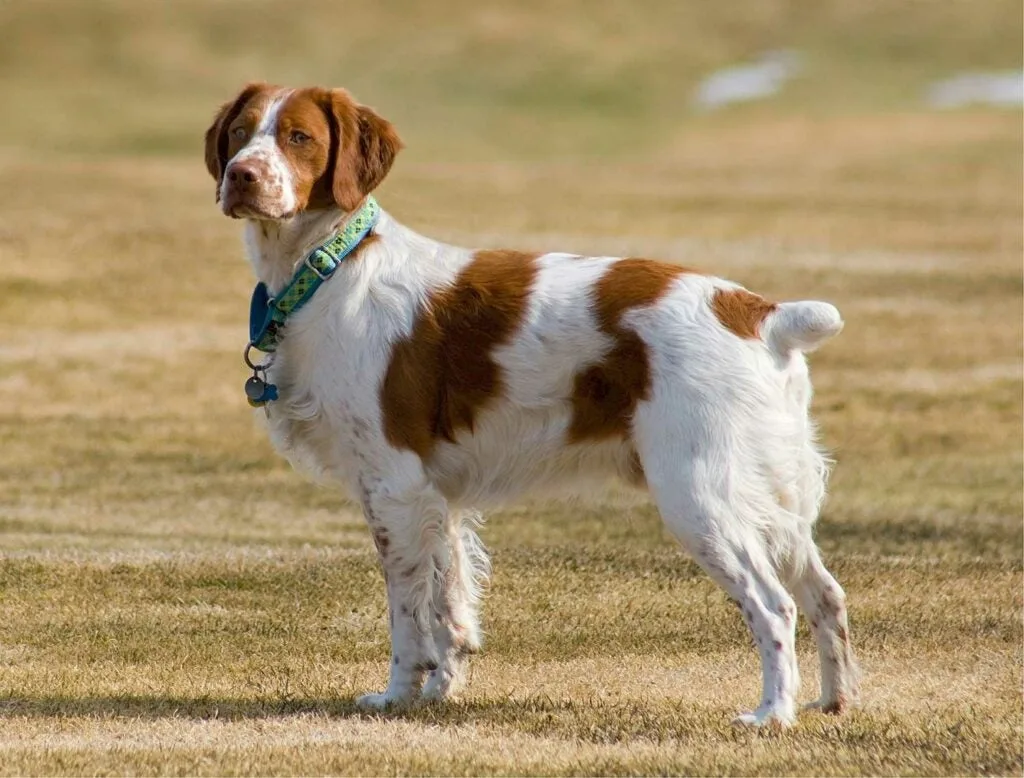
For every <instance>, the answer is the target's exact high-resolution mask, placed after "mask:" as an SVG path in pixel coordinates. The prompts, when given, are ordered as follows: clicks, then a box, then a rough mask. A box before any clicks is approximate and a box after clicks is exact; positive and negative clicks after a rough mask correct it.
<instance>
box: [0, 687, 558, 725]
mask: <svg viewBox="0 0 1024 778" xmlns="http://www.w3.org/2000/svg"><path fill="white" fill-rule="evenodd" d="M566 706H569V707H571V706H572V703H570V702H561V701H554V700H550V699H547V698H542V699H538V700H529V701H526V702H523V701H512V700H479V701H473V702H455V703H443V704H442V703H425V702H415V703H411V704H408V705H400V706H394V707H389V708H387V709H385V710H382V711H373V710H366V709H364V708H360V707H359V706H358V705H356V698H355V697H344V696H342V697H333V698H329V697H324V698H314V697H288V698H255V699H250V698H244V697H234V698H232V697H216V696H197V697H187V696H180V697H175V696H170V695H168V696H162V695H144V694H123V695H121V694H117V695H98V696H73V695H50V696H47V695H40V696H34V695H33V696H18V695H9V696H3V697H0V717H8V718H9V717H19V716H20V717H30V718H36V717H38V718H43V717H51V716H60V717H66V716H86V717H99V718H132V719H151V720H155V719H163V718H184V719H195V720H214V719H223V720H239V719H264V718H278V717H281V716H294V715H301V714H315V715H323V716H329V717H331V718H364V719H373V718H396V719H406V720H410V721H423V722H438V721H451V722H452V723H461V722H463V721H470V720H474V719H479V718H485V719H486V718H493V717H494V715H495V714H499V715H500V712H501V711H505V715H509V714H510V713H511V712H512V711H513V709H515V710H516V711H522V710H523V709H526V710H532V711H536V712H540V711H541V710H544V711H547V712H551V711H553V710H554V709H556V708H563V707H566Z"/></svg>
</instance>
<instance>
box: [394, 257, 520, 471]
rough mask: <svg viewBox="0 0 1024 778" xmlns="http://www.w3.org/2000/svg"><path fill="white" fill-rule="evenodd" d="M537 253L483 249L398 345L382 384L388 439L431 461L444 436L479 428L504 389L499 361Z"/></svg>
mask: <svg viewBox="0 0 1024 778" xmlns="http://www.w3.org/2000/svg"><path fill="white" fill-rule="evenodd" d="M536 258H537V255H536V254H524V253H522V252H518V251H478V252H477V253H476V254H475V255H474V258H473V261H472V262H470V264H469V265H467V266H466V267H465V268H463V270H462V272H461V273H459V275H458V277H457V278H456V279H455V281H454V282H453V283H452V284H451V285H450V286H448V287H446V288H444V289H441V290H438V291H437V292H435V293H434V294H433V295H432V296H431V298H430V300H429V301H428V303H427V305H426V306H425V307H424V308H423V309H422V310H421V311H420V312H419V314H418V315H417V317H416V321H415V323H414V325H413V330H412V333H411V334H410V335H409V337H408V338H406V339H404V340H402V341H399V342H398V343H396V344H395V346H394V348H393V349H392V352H391V362H390V364H389V365H388V370H387V374H386V375H385V376H384V381H383V383H382V384H381V407H382V408H383V410H384V433H385V435H386V436H387V439H388V442H389V443H391V445H393V446H396V447H397V448H406V449H410V450H411V451H414V452H415V453H417V454H419V455H420V457H421V458H423V459H426V458H428V457H429V456H430V453H431V452H432V451H433V449H434V446H435V444H436V443H437V442H438V441H439V440H447V441H454V440H455V433H456V432H458V431H459V430H461V429H467V430H469V431H470V432H472V431H473V422H474V419H475V418H476V415H477V413H479V412H480V410H481V409H482V408H483V407H484V406H485V405H487V403H489V402H490V401H491V400H492V399H493V398H495V397H497V396H499V395H500V394H501V393H502V391H503V387H504V379H503V377H502V375H501V368H500V367H499V366H498V364H497V363H496V362H495V361H494V358H493V351H494V349H495V348H496V347H498V346H500V345H503V344H505V343H507V342H508V341H509V339H510V338H511V337H512V334H513V333H514V332H515V330H516V329H517V328H518V327H519V324H520V322H521V321H522V318H523V313H524V311H525V310H526V302H527V296H528V294H529V292H530V289H531V287H532V286H533V279H534V276H535V275H536V272H537V269H536V265H535V264H534V260H535V259H536Z"/></svg>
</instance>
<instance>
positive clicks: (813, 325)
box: [760, 300, 843, 355]
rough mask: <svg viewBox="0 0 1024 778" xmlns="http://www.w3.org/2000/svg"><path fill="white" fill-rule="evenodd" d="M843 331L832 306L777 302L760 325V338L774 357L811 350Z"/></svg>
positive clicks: (840, 321)
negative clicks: (774, 354) (772, 352)
mask: <svg viewBox="0 0 1024 778" xmlns="http://www.w3.org/2000/svg"><path fill="white" fill-rule="evenodd" d="M842 328H843V318H842V317H841V316H840V315H839V311H838V310H837V309H836V307H835V306H834V305H830V304H829V303H823V302H818V301H817V300H804V301H801V302H795V303H779V304H778V305H777V306H776V307H775V309H774V310H773V311H771V312H770V313H769V314H768V315H767V316H766V317H765V319H764V321H763V322H762V323H761V333H760V334H761V339H762V340H764V342H765V343H767V344H768V347H769V348H770V349H771V350H772V351H774V352H776V353H777V354H782V355H785V354H788V353H789V352H790V351H803V352H808V351H814V349H816V348H818V346H820V345H821V344H822V343H824V342H825V341H826V340H828V339H829V338H831V337H833V336H834V335H838V334H839V331H840V330H841V329H842Z"/></svg>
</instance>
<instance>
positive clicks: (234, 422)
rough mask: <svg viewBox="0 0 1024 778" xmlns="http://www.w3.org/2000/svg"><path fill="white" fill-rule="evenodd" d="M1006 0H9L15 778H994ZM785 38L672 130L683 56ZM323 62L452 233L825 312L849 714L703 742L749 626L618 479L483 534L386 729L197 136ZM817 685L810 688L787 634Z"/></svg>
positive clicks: (1011, 626)
mask: <svg viewBox="0 0 1024 778" xmlns="http://www.w3.org/2000/svg"><path fill="white" fill-rule="evenodd" d="M1021 17H1022V11H1021V6H1020V3H1019V2H1016V1H1014V2H1009V1H1008V2H995V1H989V0H970V1H968V0H949V2H942V3H939V2H925V0H918V1H917V2H909V1H908V2H891V3H890V2H884V3H883V2H880V1H878V2H876V0H864V1H863V2H861V1H859V0H848V1H847V2H839V0H817V1H815V2H811V0H805V1H804V2H783V1H782V0H776V1H774V2H762V1H761V0H742V1H740V0H736V1H735V2H730V3H722V2H719V3H711V2H686V3H683V2H671V1H670V0H664V2H639V3H636V4H627V3H626V2H622V3H616V2H607V3H598V2H584V0H571V1H567V2H564V3H554V2H551V3H545V2H539V1H531V2H522V3H516V4H512V3H508V4H502V5H496V4H479V3H469V2H464V3H460V2H453V1H449V0H445V2H440V3H431V4H429V5H428V4H426V3H423V4H422V5H418V4H413V3H402V2H384V1H382V2H377V3H358V4H357V3H348V2H345V3H342V2H333V1H332V2H328V1H327V0H324V1H323V2H306V3H283V2H274V3H270V2H262V1H259V0H257V1H255V2H244V3H243V2H234V1H231V2H215V3H214V2H210V3H206V2H203V3H200V2H175V3H161V2H155V1H154V2H145V3H143V2H130V0H124V1H123V2H106V1H105V0H94V1H93V2H66V3H53V2H46V1H44V0H32V1H31V2H30V1H29V0H21V1H20V2H19V1H17V0H8V2H4V3H0V96H2V97H3V105H4V109H3V113H2V120H0V192H3V204H2V210H0V289H2V290H3V294H0V322H2V323H3V330H4V338H3V339H2V340H0V392H2V396H3V405H2V407H0V774H5V775H18V774H125V773H132V774H155V773H159V774H242V773H247V774H272V773H288V774H296V773H302V774H316V773H349V774H351V773H372V774H408V773H438V772H440V773H455V774H480V773H502V774H510V773H530V774H579V773H607V774H636V773H656V774H668V773H737V774H756V773H786V774H858V773H885V774H1017V775H1019V774H1021V772H1022V770H1024V757H1022V754H1024V746H1022V737H1024V731H1022V716H1024V707H1022V701H1021V694H1022V623H1021V609H1022V597H1021V595H1022V575H1021V573H1022V558H1024V550H1022V464H1024V463H1022V450H1021V446H1022V420H1021V411H1022V334H1024V333H1022V318H1024V307H1022V279H1021V258H1022V227H1021V215H1022V205H1024V203H1022V187H1021V182H1022V159H1021V149H1022V130H1021V115H1020V111H1019V110H1016V111H1006V110H1003V111H1000V110H994V109H983V108H975V109H965V110H960V111H954V112H936V111H932V110H929V109H927V108H926V107H925V106H924V105H923V102H922V99H921V95H922V93H923V90H924V89H925V87H926V86H927V84H928V83H929V82H931V81H932V80H934V79H939V78H943V77H946V76H949V75H953V74H955V73H957V72H959V71H962V70H969V69H978V68H981V69H985V68H1002V69H1007V68H1018V69H1019V68H1020V67H1021V26H1022V18H1021ZM778 47H792V48H795V49H798V50H799V51H801V52H802V53H803V54H804V57H805V61H806V67H805V71H804V72H803V74H802V75H801V76H800V77H799V78H798V79H797V80H795V81H794V82H793V83H792V85H791V86H790V87H789V88H787V89H786V90H785V91H784V92H783V93H782V94H780V95H779V96H777V97H776V98H773V99H770V100H767V101H764V102H761V103H751V104H749V105H744V106H738V107H735V108H732V109H729V110H726V111H722V112H720V113H714V114H707V115H699V114H697V113H695V112H693V111H692V109H691V108H690V107H689V105H688V96H689V94H690V93H691V91H692V89H693V87H694V86H695V84H696V83H697V81H698V80H699V78H700V77H701V76H702V75H703V74H706V73H708V72H710V71H713V70H714V69H716V68H718V67H722V66H726V65H729V64H732V63H734V62H736V61H740V60H743V59H744V58H749V57H755V56H757V55H758V54H759V53H761V52H762V51H764V50H767V49H772V48H778ZM253 78H268V79H271V80H277V81H280V82H285V83H323V84H329V85H346V86H349V87H350V88H351V89H352V90H353V91H354V92H355V93H356V95H357V96H358V97H360V98H361V99H363V100H364V101H366V102H368V103H370V104H372V105H375V106H376V107H377V108H379V109H380V110H381V111H382V112H383V113H384V114H385V115H386V116H388V117H390V118H392V119H393V120H394V121H395V122H396V123H397V125H398V127H399V129H400V130H401V131H402V133H403V136H404V137H405V140H406V142H407V143H408V150H407V151H406V152H404V153H403V155H402V156H400V157H399V160H398V163H397V164H396V167H395V169H394V172H393V174H392V176H391V178H390V179H389V181H388V182H387V183H386V184H385V186H384V187H383V189H382V190H381V193H380V199H381V200H382V202H383V203H384V205H385V207H387V208H389V210H391V211H392V212H393V213H394V214H395V215H396V216H398V218H400V219H401V220H402V221H404V222H406V223H407V224H409V225H411V226H413V227H415V228H417V229H419V230H421V231H423V232H425V233H427V234H430V235H431V236H434V237H438V238H444V239H449V240H452V241H458V242H462V243H464V244H466V245H476V246H511V247H520V248H536V249H563V250H573V251H580V252H583V251H598V252H601V253H618V254H639V255H646V256H657V257H661V258H665V259H669V260H676V261H680V262H685V263H686V264H688V265H691V266H697V267H701V268H705V269H707V270H710V271H713V272H715V273H717V274H721V275H725V276H727V277H730V278H733V279H735V280H737V281H740V282H743V283H745V284H746V285H748V286H750V287H752V288H754V289H757V290H758V291H761V292H763V293H765V294H767V295H769V296H774V297H776V298H780V299H782V298H801V297H815V298H822V299H828V300H830V301H833V302H835V303H836V304H837V305H838V306H839V308H840V309H841V310H842V311H843V313H844V316H845V318H846V322H847V326H846V330H845V331H844V332H843V334H842V335H841V336H840V337H839V338H837V339H836V340H835V341H834V342H832V343H830V344H829V345H828V346H827V347H826V348H825V349H824V350H823V351H821V352H820V353H819V354H816V355H815V356H814V358H813V362H812V367H813V376H814V379H815V384H816V389H817V396H816V400H815V408H816V413H817V415H818V417H819V419H820V421H821V425H822V430H823V434H824V437H825V442H826V443H827V445H829V446H830V447H831V448H832V449H833V451H834V452H835V455H836V458H837V460H838V466H837V468H836V471H835V475H834V478H833V481H832V494H831V498H830V501H829V503H828V506H827V508H826V510H825V512H824V515H823V517H822V519H821V522H820V524H819V532H818V537H819V540H820V544H821V546H822V548H823V549H824V552H825V554H826V559H827V561H828V563H829V565H830V567H831V568H832V569H833V570H834V572H835V574H836V575H837V577H838V578H839V580H840V581H841V582H842V583H843V585H844V586H845V587H846V589H847V592H848V595H849V603H850V612H851V619H852V629H853V637H854V642H855V645H856V647H857V649H858V651H859V653H860V657H861V661H862V664H863V668H864V672H865V677H864V681H863V689H862V691H863V697H864V706H863V708H862V709H860V710H858V711H856V712H854V713H853V714H851V715H849V716H847V717H844V718H840V719H836V718H832V717H826V716H822V715H819V714H813V713H809V714H805V715H803V716H802V717H801V718H800V720H799V723H798V725H797V726H796V727H795V728H794V729H793V730H792V731H788V732H785V733H778V732H750V731H743V730H737V729H734V728H732V727H730V726H729V720H730V718H731V717H732V715H733V714H734V713H736V712H737V711H739V710H741V709H746V708H749V707H750V706H751V704H752V703H754V702H755V700H756V696H757V693H758V689H759V682H760V674H759V669H758V662H757V657H756V653H755V651H754V649H753V647H752V645H751V641H750V639H749V637H748V635H747V634H745V631H744V629H743V627H742V623H741V620H740V617H739V615H738V614H737V613H736V611H735V608H733V607H732V606H731V605H730V604H729V603H728V601H727V600H726V597H725V595H724V594H723V593H722V592H721V591H720V590H718V589H717V588H716V587H714V586H713V585H712V584H711V583H710V582H709V581H708V580H707V579H706V577H705V576H704V575H703V574H702V573H701V572H700V571H699V569H698V568H697V567H696V566H695V565H694V564H693V563H692V562H691V561H689V560H688V559H687V558H686V557H685V556H684V555H683V554H682V553H681V551H680V550H679V549H678V548H677V547H676V545H675V544H674V542H673V541H671V540H670V539H669V538H668V536H667V535H666V533H665V532H664V531H663V530H662V528H661V526H660V522H659V519H658V518H657V516H656V515H655V513H654V512H653V510H652V508H651V507H650V506H649V505H648V504H647V502H646V501H645V500H644V499H643V498H642V497H641V496H639V495H637V494H635V493H633V492H629V491H626V490H624V489H619V488H616V487H614V486H611V485H610V487H609V490H608V492H607V494H606V495H604V496H603V497H601V498H600V499H597V500H595V501H594V502H592V503H588V504H581V505H564V504H555V505H551V504H525V505H519V506H514V507H511V508H510V509H508V510H506V511H503V512H500V513H495V514H493V515H491V516H490V517H489V518H488V526H487V527H486V530H485V532H484V540H485V541H486V542H487V544H488V546H489V547H490V549H491V550H492V552H493V558H494V567H495V576H494V580H493V583H492V586H491V589H490V592H489V595H488V598H487V601H486V603H485V607H484V624H485V629H486V631H487V643H486V646H485V650H484V653H483V655H482V656H481V657H479V658H478V659H477V660H476V661H475V663H474V665H473V671H472V674H473V675H472V682H471V685H470V688H469V690H468V693H467V694H466V695H465V697H464V699H463V700H462V701H461V702H459V703H458V704H455V705H451V706H447V707H434V706H424V707H418V708H415V709H412V710H410V711H407V712H404V713H399V714H395V715H390V716H376V715H367V714H363V713H359V712H357V711H356V710H355V708H354V705H353V697H354V695H356V694H358V693H360V692H363V691H367V690H376V688H377V687H379V686H381V685H382V683H383V682H384V678H385V672H386V669H387V667H386V661H387V629H386V620H387V617H386V606H385V601H384V590H383V583H382V580H381V575H380V572H379V571H378V569H377V567H376V562H375V555H374V553H373V551H372V543H371V541H370V538H369V534H368V533H367V531H366V530H365V528H364V526H363V522H362V519H361V518H360V516H359V515H358V513H357V511H356V510H355V508H354V506H353V505H352V504H350V503H347V502H345V501H343V500H342V499H341V498H340V497H339V496H338V495H335V494H334V493H332V492H330V491H328V490H324V489H321V488H314V487H312V486H310V485H308V484H306V483H305V482H304V481H303V480H301V479H300V478H299V477H298V476H297V475H295V474H293V473H292V472H291V471H290V469H289V468H288V466H287V465H286V464H285V463H284V462H282V461H281V460H279V459H278V458H277V457H276V456H275V455H274V454H273V452H272V451H271V450H270V447H269V444H268V443H267V442H266V440H265V438H264V437H263V435H262V433H261V432H260V431H259V429H258V428H257V427H256V425H255V424H254V423H253V419H252V414H251V412H250V411H249V410H248V408H247V406H246V405H245V401H244V397H243V395H242V392H241V387H242V383H243V381H244V380H245V371H244V368H243V367H242V364H241V360H240V349H241V346H242V345H243V342H244V338H245V332H246V317H247V305H248V294H249V291H250V288H251V286H250V285H251V283H252V279H251V277H250V273H249V271H248V269H247V267H246V265H245V264H244V262H243V259H242V255H241V245H240V240H239V238H238V234H237V231H238V225H237V223H233V222H230V221H229V220H227V219H225V218H223V217H222V216H220V215H219V213H218V211H217V210H216V208H215V207H214V202H213V184H212V181H210V180H209V179H208V177H207V175H206V172H205V170H204V168H203V163H202V159H201V140H202V132H203V130H205V128H206V126H207V124H208V123H209V120H210V119H211V117H212V114H213V111H214V109H215V108H216V106H217V105H218V104H219V103H220V102H221V101H223V100H224V99H226V98H227V97H229V96H230V95H231V94H233V93H234V91H235V90H236V89H237V88H238V86H239V85H240V84H241V83H242V82H243V81H245V80H249V79H253ZM798 645H799V650H800V661H801V667H802V670H803V673H802V674H803V677H804V689H803V694H802V695H801V697H802V700H803V701H809V700H811V699H814V698H815V697H816V692H817V689H816V679H817V667H816V664H817V663H816V659H815V657H814V656H813V654H814V651H813V647H812V645H811V641H810V637H809V635H808V633H807V630H806V627H805V626H804V625H803V624H802V623H801V627H800V632H799V635H798Z"/></svg>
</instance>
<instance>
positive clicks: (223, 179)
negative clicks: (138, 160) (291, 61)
mask: <svg viewBox="0 0 1024 778" xmlns="http://www.w3.org/2000/svg"><path fill="white" fill-rule="evenodd" d="M401 147H402V141H401V140H400V139H399V137H398V133H397V132H396V131H395V128H394V127H393V126H392V125H391V123H390V122H388V121H387V120H385V119H383V118H382V117H381V116H380V115H378V114H377V113H376V112H374V111H373V110H372V109H370V108H367V107H366V106H365V105H360V104H359V103H357V102H356V101H355V100H354V99H353V98H352V96H351V95H350V94H349V93H348V92H346V91H345V90H344V89H321V88H319V87H311V88H305V89H284V88H282V87H277V86H271V85H270V84H262V83H254V84H249V85H248V86H246V87H245V88H244V89H243V90H242V91H241V92H240V93H239V94H238V96H237V97H236V98H235V99H234V100H231V101H229V102H227V103H225V104H224V105H223V106H221V108H220V111H218V112H217V116H216V118H215V119H214V120H213V124H212V125H210V128H209V129H208V130H207V131H206V167H207V169H208V170H209V171H210V175H212V176H213V177H214V179H216V181H217V200H218V202H220V206H221V210H223V211H224V213H225V214H227V215H228V216H232V217H234V218H248V219H259V220H267V221H280V220H283V219H289V218H291V217H292V216H294V215H295V214H297V213H300V212H302V211H306V210H313V209H319V208H328V207H334V206H336V207H339V208H341V209H342V210H343V211H351V210H353V209H354V208H356V206H358V205H359V203H360V201H361V200H362V199H363V198H364V197H365V196H366V195H368V194H369V193H370V192H372V191H373V190H374V189H375V188H376V187H377V185H378V184H380V182H381V181H382V180H383V179H384V176H386V175H387V173H388V170H390V169H391V163H392V162H393V161H394V158H395V155H396V154H397V153H398V151H399V149H401Z"/></svg>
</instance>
